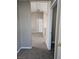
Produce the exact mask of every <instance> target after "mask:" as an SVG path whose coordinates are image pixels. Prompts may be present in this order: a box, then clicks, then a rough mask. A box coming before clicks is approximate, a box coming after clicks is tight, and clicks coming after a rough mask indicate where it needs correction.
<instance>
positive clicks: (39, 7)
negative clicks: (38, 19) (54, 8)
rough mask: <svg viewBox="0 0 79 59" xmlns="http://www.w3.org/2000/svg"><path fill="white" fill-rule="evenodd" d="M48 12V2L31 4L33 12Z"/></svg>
mask: <svg viewBox="0 0 79 59" xmlns="http://www.w3.org/2000/svg"><path fill="white" fill-rule="evenodd" d="M47 10H48V2H39V1H38V2H31V11H32V12H36V11H40V12H47Z"/></svg>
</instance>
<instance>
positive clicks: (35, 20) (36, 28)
mask: <svg viewBox="0 0 79 59" xmlns="http://www.w3.org/2000/svg"><path fill="white" fill-rule="evenodd" d="M40 19H41V20H42V21H43V12H32V32H33V33H36V32H43V26H40V27H41V28H42V31H40V27H39V25H40V24H39V23H38V21H39V20H40ZM42 24H43V22H42Z"/></svg>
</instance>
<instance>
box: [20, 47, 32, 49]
mask: <svg viewBox="0 0 79 59" xmlns="http://www.w3.org/2000/svg"><path fill="white" fill-rule="evenodd" d="M21 49H32V47H21Z"/></svg>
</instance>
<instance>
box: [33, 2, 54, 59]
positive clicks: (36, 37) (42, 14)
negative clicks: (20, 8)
mask: <svg viewBox="0 0 79 59" xmlns="http://www.w3.org/2000/svg"><path fill="white" fill-rule="evenodd" d="M49 2H50V1H31V20H32V50H33V52H34V51H35V52H34V53H35V54H37V53H38V54H39V55H41V58H44V59H49V58H50V59H51V58H53V56H52V54H51V51H50V50H49V47H48V46H47V45H48V10H49ZM50 44H51V43H50ZM43 55H44V57H43ZM36 56H37V55H36Z"/></svg>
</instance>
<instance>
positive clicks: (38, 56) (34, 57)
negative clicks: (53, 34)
mask: <svg viewBox="0 0 79 59" xmlns="http://www.w3.org/2000/svg"><path fill="white" fill-rule="evenodd" d="M17 59H53V54H52V53H51V51H48V50H47V47H46V43H45V39H44V38H43V35H42V34H33V35H32V49H22V50H21V51H20V52H19V53H18V54H17Z"/></svg>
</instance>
